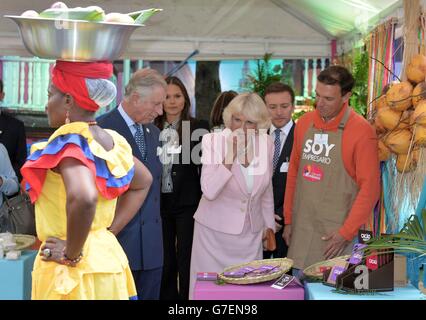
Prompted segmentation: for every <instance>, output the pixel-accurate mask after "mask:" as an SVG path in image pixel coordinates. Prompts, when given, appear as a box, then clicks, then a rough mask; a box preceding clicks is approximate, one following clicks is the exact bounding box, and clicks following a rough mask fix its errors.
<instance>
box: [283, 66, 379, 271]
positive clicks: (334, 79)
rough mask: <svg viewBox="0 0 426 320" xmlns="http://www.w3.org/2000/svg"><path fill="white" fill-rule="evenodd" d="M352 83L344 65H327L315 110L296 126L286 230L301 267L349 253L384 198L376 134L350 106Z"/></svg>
mask: <svg viewBox="0 0 426 320" xmlns="http://www.w3.org/2000/svg"><path fill="white" fill-rule="evenodd" d="M353 84H354V79H353V77H352V75H351V74H350V72H349V71H348V70H346V69H345V68H343V67H340V66H332V67H329V68H327V69H325V70H323V71H322V72H321V73H320V75H319V76H318V82H317V87H316V110H315V111H313V112H309V113H307V114H305V115H304V116H303V117H302V118H300V120H299V121H298V123H297V126H296V130H295V133H294V136H295V138H294V145H293V151H292V154H291V158H290V169H289V172H288V178H287V179H288V180H287V186H286V192H285V201H284V217H285V219H284V220H285V228H284V231H283V237H284V239H285V241H286V243H287V244H288V245H289V252H288V257H289V258H291V259H293V260H294V265H293V266H294V268H296V269H304V268H306V267H308V266H310V265H311V264H314V263H316V262H319V261H322V260H325V259H331V258H334V257H336V256H339V255H342V254H347V253H350V251H351V249H352V245H351V242H352V241H353V239H354V237H355V236H356V235H357V232H358V229H359V228H360V227H361V226H362V225H363V224H365V223H366V222H367V220H368V218H369V216H370V215H371V214H372V210H373V208H374V205H375V204H376V202H377V200H378V199H379V192H380V169H379V160H378V151H377V136H376V133H375V131H374V129H373V128H372V127H371V126H370V124H369V123H368V122H367V121H366V120H365V119H364V118H363V117H361V116H360V115H358V114H356V113H355V112H354V111H353V110H352V109H351V108H350V107H349V106H348V101H349V98H350V96H351V90H352V87H353Z"/></svg>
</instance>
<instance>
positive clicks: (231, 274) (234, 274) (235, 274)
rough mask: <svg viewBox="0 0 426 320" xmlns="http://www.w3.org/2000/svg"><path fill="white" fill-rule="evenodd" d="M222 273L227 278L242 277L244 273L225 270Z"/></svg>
mask: <svg viewBox="0 0 426 320" xmlns="http://www.w3.org/2000/svg"><path fill="white" fill-rule="evenodd" d="M223 275H224V276H225V277H228V278H243V277H244V276H245V275H246V274H245V273H244V272H239V271H226V272H224V273H223Z"/></svg>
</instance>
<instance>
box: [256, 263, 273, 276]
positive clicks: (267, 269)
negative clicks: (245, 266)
mask: <svg viewBox="0 0 426 320" xmlns="http://www.w3.org/2000/svg"><path fill="white" fill-rule="evenodd" d="M274 268H275V266H269V265H265V266H260V267H259V268H257V269H255V270H253V271H252V272H251V274H253V275H262V274H265V273H269V272H271V271H272V270H274Z"/></svg>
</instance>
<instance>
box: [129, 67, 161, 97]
mask: <svg viewBox="0 0 426 320" xmlns="http://www.w3.org/2000/svg"><path fill="white" fill-rule="evenodd" d="M156 86H160V87H163V88H164V90H167V83H166V80H165V79H164V77H163V76H162V75H161V74H160V73H159V72H158V71H156V70H154V69H148V68H144V69H139V70H138V71H136V72H135V73H134V74H133V76H132V77H131V78H130V81H129V83H128V84H127V86H126V89H125V92H124V97H125V98H129V97H130V95H131V94H132V93H133V92H135V91H136V92H137V93H139V95H140V96H141V98H142V99H144V98H145V97H147V96H149V95H150V94H151V92H152V90H153V88H154V87H156Z"/></svg>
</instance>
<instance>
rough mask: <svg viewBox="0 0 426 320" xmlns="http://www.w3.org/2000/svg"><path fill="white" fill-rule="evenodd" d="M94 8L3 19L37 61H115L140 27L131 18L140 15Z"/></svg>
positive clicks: (32, 13) (56, 10)
mask: <svg viewBox="0 0 426 320" xmlns="http://www.w3.org/2000/svg"><path fill="white" fill-rule="evenodd" d="M91 8H92V9H91ZM93 8H95V9H93ZM97 8H99V7H88V8H73V9H68V8H66V9H63V8H59V9H55V8H53V9H51V8H49V9H47V10H45V11H44V12H42V13H40V14H38V13H37V12H35V11H32V10H29V11H26V12H24V13H23V14H22V15H21V16H10V15H9V16H5V17H7V18H10V19H12V20H13V21H14V22H16V24H17V25H18V27H19V32H20V35H21V38H22V41H23V42H24V45H25V47H26V48H27V50H28V51H29V52H30V53H31V54H33V55H35V56H38V57H40V58H45V59H57V60H66V61H100V60H114V59H117V58H119V57H120V56H121V55H122V54H123V53H124V51H125V49H126V47H127V43H128V41H129V38H130V36H131V35H132V33H133V31H135V30H136V29H137V28H138V27H141V26H142V23H141V22H140V21H141V19H139V21H138V20H137V19H133V18H132V15H133V16H135V17H136V18H137V16H138V15H140V13H141V12H142V13H143V11H139V12H135V13H130V14H119V13H111V14H108V15H105V13H104V12H103V10H102V9H100V8H99V9H100V10H101V11H100V10H99V9H97ZM144 11H147V10H144ZM145 20H146V19H145Z"/></svg>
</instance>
